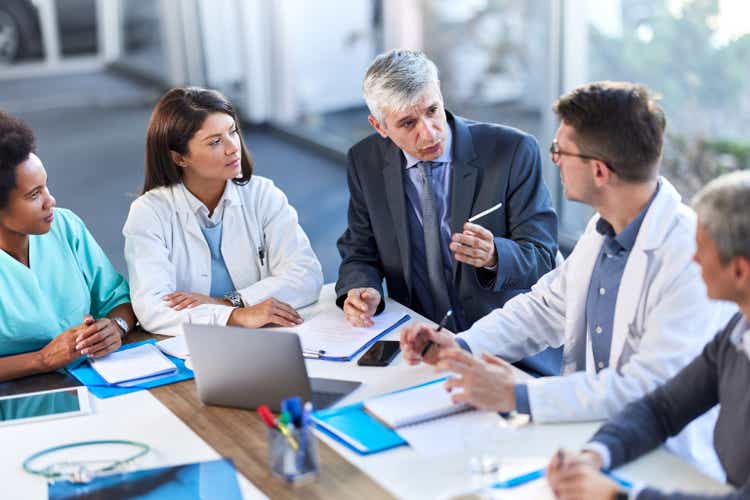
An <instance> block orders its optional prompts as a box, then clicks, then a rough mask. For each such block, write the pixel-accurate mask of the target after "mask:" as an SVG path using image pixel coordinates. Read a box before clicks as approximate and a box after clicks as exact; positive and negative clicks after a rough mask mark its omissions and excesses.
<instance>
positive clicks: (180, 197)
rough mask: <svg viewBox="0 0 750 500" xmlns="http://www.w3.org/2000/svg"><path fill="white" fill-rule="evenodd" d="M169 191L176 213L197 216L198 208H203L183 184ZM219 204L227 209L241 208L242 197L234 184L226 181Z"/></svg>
mask: <svg viewBox="0 0 750 500" xmlns="http://www.w3.org/2000/svg"><path fill="white" fill-rule="evenodd" d="M171 189H172V193H173V196H174V199H175V211H176V212H190V213H191V214H197V212H198V210H199V209H200V207H202V206H204V205H203V203H201V201H200V200H199V199H198V198H196V197H195V196H194V195H192V193H190V191H188V189H187V188H186V187H185V185H184V184H183V183H181V182H180V183H179V184H175V185H174V186H172V188H171ZM219 203H225V204H226V206H227V207H231V206H242V197H241V196H240V194H239V192H238V190H237V185H236V184H235V183H234V182H232V181H227V186H226V188H224V194H222V195H221V200H219Z"/></svg>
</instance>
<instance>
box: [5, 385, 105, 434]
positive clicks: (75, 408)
mask: <svg viewBox="0 0 750 500" xmlns="http://www.w3.org/2000/svg"><path fill="white" fill-rule="evenodd" d="M89 413H91V404H90V401H89V391H88V389H86V388H85V387H69V388H66V389H55V390H52V391H41V392H31V393H27V394H18V395H15V396H5V397H2V398H0V426H3V425H15V424H26V423H30V422H39V421H42V420H52V419H56V418H65V417H75V416H78V415H88V414H89Z"/></svg>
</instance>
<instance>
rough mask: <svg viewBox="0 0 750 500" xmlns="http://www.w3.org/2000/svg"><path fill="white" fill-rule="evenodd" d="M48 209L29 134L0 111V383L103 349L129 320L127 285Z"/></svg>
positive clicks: (83, 236)
mask: <svg viewBox="0 0 750 500" xmlns="http://www.w3.org/2000/svg"><path fill="white" fill-rule="evenodd" d="M54 207H55V199H54V198H53V197H52V194H50V192H49V189H48V188H47V172H46V171H45V169H44V166H43V165H42V162H41V161H40V160H39V158H38V157H37V156H36V155H35V154H34V135H33V133H32V132H31V130H30V129H29V128H28V127H27V126H26V125H24V124H23V123H21V122H20V121H18V120H16V119H15V118H13V117H11V116H9V115H7V114H5V113H2V112H0V250H2V251H0V380H9V379H13V378H18V377H23V376H26V375H31V374H34V373H43V372H49V371H53V370H57V369H59V368H63V367H64V366H66V365H67V364H68V363H70V362H72V361H74V360H76V359H78V358H79V357H81V356H90V357H100V356H104V355H106V354H109V353H110V352H112V351H115V350H117V349H118V348H119V347H120V346H121V345H122V338H123V337H124V336H125V334H126V333H127V332H128V331H130V330H131V329H132V328H133V326H134V325H135V316H134V314H133V308H132V307H131V305H130V296H129V290H128V284H127V283H126V282H125V280H124V279H123V277H122V276H121V275H120V274H119V273H117V271H115V269H114V268H113V267H112V264H111V263H110V262H109V259H108V258H107V256H106V255H105V254H104V252H103V251H102V249H101V248H100V247H99V245H98V244H97V243H96V241H95V240H94V238H93V237H92V236H91V234H90V233H89V232H88V230H87V229H86V226H85V225H84V224H83V222H82V221H81V219H79V218H78V217H77V216H76V215H75V214H74V213H73V212H71V211H69V210H65V209H62V208H54Z"/></svg>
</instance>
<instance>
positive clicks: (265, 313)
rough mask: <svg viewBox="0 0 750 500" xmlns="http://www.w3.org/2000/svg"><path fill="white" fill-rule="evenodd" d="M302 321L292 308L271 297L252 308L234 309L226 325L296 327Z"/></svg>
mask: <svg viewBox="0 0 750 500" xmlns="http://www.w3.org/2000/svg"><path fill="white" fill-rule="evenodd" d="M302 321H303V320H302V316H300V315H299V313H298V312H297V311H296V310H295V309H294V308H293V307H292V306H290V305H289V304H287V303H286V302H282V301H280V300H278V299H275V298H273V297H271V298H270V299H266V300H264V301H263V302H260V303H258V304H255V305H254V306H245V307H238V308H236V309H235V310H233V311H232V314H231V315H230V316H229V321H227V325H229V326H242V327H245V328H260V327H262V326H267V325H279V326H297V325H299V324H302Z"/></svg>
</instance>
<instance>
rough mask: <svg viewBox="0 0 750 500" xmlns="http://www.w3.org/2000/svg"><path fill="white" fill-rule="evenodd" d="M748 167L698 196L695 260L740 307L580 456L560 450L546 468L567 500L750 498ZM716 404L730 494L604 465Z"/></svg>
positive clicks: (625, 458) (713, 287)
mask: <svg viewBox="0 0 750 500" xmlns="http://www.w3.org/2000/svg"><path fill="white" fill-rule="evenodd" d="M748 206H750V172H747V171H745V172H735V173H732V174H727V175H724V176H722V177H719V178H718V179H715V180H714V181H712V182H710V183H709V184H708V185H707V186H706V187H705V188H703V190H701V191H700V192H699V193H698V194H697V195H696V197H695V200H694V201H693V207H694V208H695V211H696V212H697V214H698V225H697V230H696V243H697V250H696V252H695V256H694V260H695V261H696V262H697V263H698V264H699V265H700V266H701V274H702V276H703V281H704V282H705V283H706V288H707V292H708V295H709V297H711V298H713V299H723V300H729V301H733V302H735V303H736V304H737V305H738V306H739V309H740V310H739V312H737V314H735V315H734V316H733V317H732V319H731V320H730V321H729V323H727V325H726V327H725V328H724V329H723V330H722V331H720V332H719V333H718V334H717V335H716V337H714V339H713V340H712V341H711V342H710V343H709V344H708V345H707V346H706V347H705V348H704V350H703V352H702V353H701V354H700V355H699V356H698V357H697V358H695V360H693V361H692V362H691V363H690V364H689V365H687V366H686V367H685V368H683V369H682V371H680V372H678V373H677V375H675V377H674V378H672V379H671V380H669V381H668V382H666V383H665V384H664V385H663V386H661V387H659V388H658V389H656V390H655V391H653V392H652V393H650V394H648V395H647V396H645V397H644V398H642V399H640V400H638V401H635V402H633V403H631V404H629V405H628V406H627V407H626V408H625V409H624V410H623V411H622V413H620V414H619V415H617V416H615V417H614V418H612V419H611V420H610V421H609V422H608V423H607V424H605V425H604V426H603V427H602V428H601V429H599V431H598V432H597V433H596V434H595V435H594V437H593V438H592V439H591V441H590V442H589V444H587V445H586V446H584V448H583V451H582V452H580V453H578V454H571V453H567V452H560V453H558V454H556V455H555V456H554V457H553V458H552V460H551V462H550V464H549V467H548V470H547V477H548V478H549V483H550V486H551V488H552V490H553V491H554V493H555V496H556V497H557V498H560V499H564V500H576V499H585V500H597V499H619V498H622V499H628V498H630V499H637V500H657V499H658V500H661V499H670V500H697V499H715V500H718V499H725V500H729V499H737V500H739V499H748V498H750V432H748V422H750V390H748V387H750V212H748ZM716 405H720V410H719V417H718V420H717V422H716V427H715V429H714V447H715V448H716V453H717V454H718V456H719V460H720V462H721V465H722V467H723V468H724V471H725V472H726V478H727V482H728V483H729V484H730V485H731V486H733V487H735V488H738V489H737V490H736V491H734V492H732V493H727V494H725V495H720V496H716V495H691V494H681V493H671V494H666V493H662V492H660V491H657V490H655V489H653V488H649V487H647V486H645V485H636V486H635V487H633V488H632V489H631V490H630V491H625V490H622V489H621V488H620V487H618V486H617V484H615V483H614V482H613V481H612V480H610V479H609V478H607V477H606V476H605V475H604V474H602V473H601V472H599V470H600V469H604V470H607V469H610V468H614V467H618V466H620V465H622V464H624V463H627V462H630V461H631V460H635V459H636V458H638V457H640V456H641V455H644V454H645V453H648V452H649V451H651V450H653V449H655V448H656V447H657V446H659V445H661V444H662V443H663V442H664V441H665V440H666V439H667V438H669V437H671V436H675V435H676V434H678V433H679V432H680V431H681V430H682V429H683V428H684V427H685V426H686V425H687V424H688V423H690V422H691V421H692V420H694V419H696V418H698V417H699V416H701V415H702V414H704V413H705V412H707V411H708V410H710V409H711V408H713V407H714V406H716Z"/></svg>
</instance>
